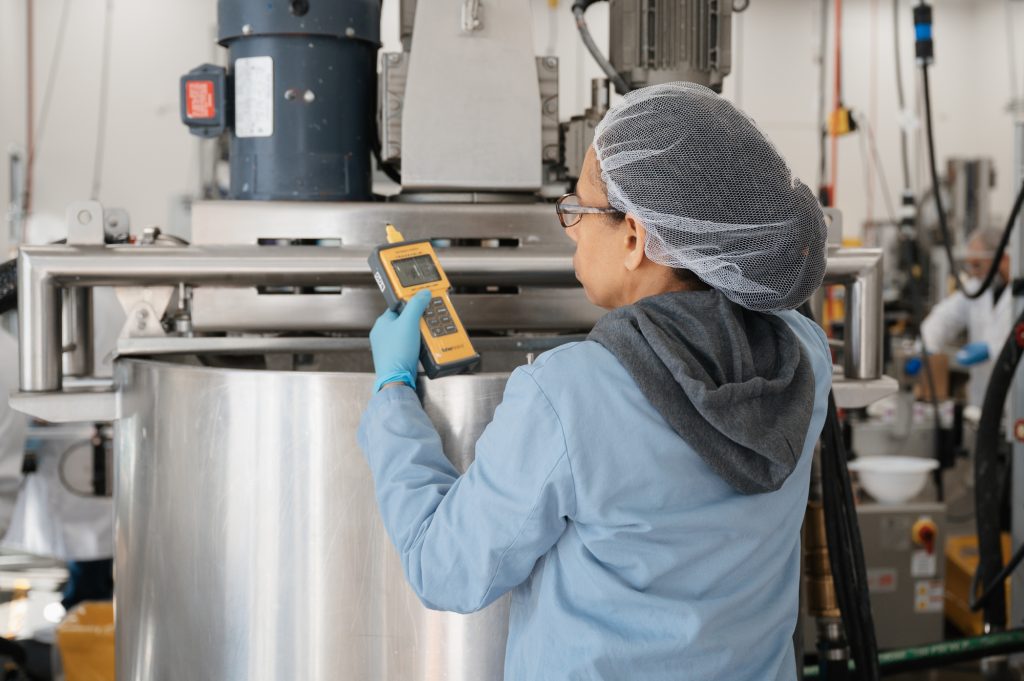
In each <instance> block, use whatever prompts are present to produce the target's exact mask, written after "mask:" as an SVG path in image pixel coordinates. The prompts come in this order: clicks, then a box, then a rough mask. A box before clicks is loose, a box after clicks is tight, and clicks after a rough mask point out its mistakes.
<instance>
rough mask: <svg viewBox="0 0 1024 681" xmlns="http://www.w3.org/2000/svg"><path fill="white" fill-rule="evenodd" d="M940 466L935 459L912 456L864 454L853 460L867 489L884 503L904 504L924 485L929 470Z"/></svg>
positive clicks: (861, 481)
mask: <svg viewBox="0 0 1024 681" xmlns="http://www.w3.org/2000/svg"><path fill="white" fill-rule="evenodd" d="M938 467H939V462H938V461H936V460H935V459H922V458H919V457H913V456H864V457H860V458H858V459H856V460H855V461H851V462H850V464H849V468H850V470H851V471H856V473H857V476H858V478H859V479H860V483H861V485H863V487H864V489H865V490H866V491H867V493H868V494H870V495H871V496H872V497H874V498H875V500H876V501H878V502H879V503H881V504H902V503H903V502H906V501H910V500H911V499H913V498H914V497H916V496H917V495H918V494H920V493H921V490H923V489H924V486H925V483H927V482H928V474H929V473H930V472H932V471H933V470H935V469H936V468H938Z"/></svg>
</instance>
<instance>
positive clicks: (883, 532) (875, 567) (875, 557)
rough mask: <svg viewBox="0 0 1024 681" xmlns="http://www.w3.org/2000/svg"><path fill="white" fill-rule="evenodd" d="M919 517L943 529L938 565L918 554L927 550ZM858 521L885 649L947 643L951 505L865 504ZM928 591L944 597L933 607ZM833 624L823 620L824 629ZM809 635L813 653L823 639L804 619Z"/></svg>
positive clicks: (881, 645) (860, 507)
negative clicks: (920, 542) (918, 535)
mask: <svg viewBox="0 0 1024 681" xmlns="http://www.w3.org/2000/svg"><path fill="white" fill-rule="evenodd" d="M919 518H930V519H931V520H933V521H934V522H935V524H936V526H937V527H938V536H937V537H936V541H935V553H934V558H935V560H934V563H931V562H930V561H929V560H928V559H926V558H924V557H923V556H920V555H917V556H915V554H916V553H919V552H921V551H923V549H921V548H920V547H918V546H916V545H915V544H914V542H913V541H912V537H911V530H912V528H913V526H914V523H915V522H916V521H917V520H918V519H919ZM857 519H858V523H859V525H860V532H861V539H862V541H863V544H864V560H865V564H866V566H867V577H868V586H869V592H870V596H871V610H872V612H873V613H874V619H875V633H876V636H877V638H878V646H879V648H881V649H892V648H906V647H911V646H916V645H923V644H926V643H935V642H937V641H942V639H943V619H944V616H943V613H942V603H943V601H942V596H941V593H942V592H941V587H942V585H943V584H944V579H945V566H946V563H945V557H944V555H943V547H944V545H945V542H946V520H945V519H946V507H945V506H944V505H943V504H935V503H917V504H898V505H893V506H885V505H881V504H875V503H863V504H859V505H858V506H857ZM932 567H934V572H933V571H932V570H931V568H932ZM919 590H920V591H919ZM925 590H931V591H930V595H931V596H936V595H938V598H937V599H935V598H931V599H930V600H928V601H927V607H925V600H922V599H923V598H926V597H927V594H928V592H926V591H925ZM921 593H925V594H926V596H921ZM828 621H829V620H828V619H827V618H825V619H819V620H818V623H819V626H820V625H822V624H825V623H827V622H828ZM832 622H837V623H838V622H839V620H832ZM803 633H804V651H805V652H813V651H814V649H815V643H816V641H817V639H818V634H817V632H816V631H815V625H814V619H813V618H811V617H807V618H805V619H804V622H803Z"/></svg>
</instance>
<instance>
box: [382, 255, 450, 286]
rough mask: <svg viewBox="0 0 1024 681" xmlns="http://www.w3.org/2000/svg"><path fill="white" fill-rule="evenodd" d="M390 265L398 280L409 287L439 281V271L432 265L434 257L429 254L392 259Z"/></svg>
mask: <svg viewBox="0 0 1024 681" xmlns="http://www.w3.org/2000/svg"><path fill="white" fill-rule="evenodd" d="M391 267H392V268H393V269H394V270H395V274H396V275H398V281H399V282H401V284H402V286H404V287H406V288H409V287H411V286H419V285H420V284H429V283H430V282H432V281H439V280H440V279H441V273H440V272H438V271H437V266H436V265H434V259H433V258H432V257H430V256H429V255H417V256H415V257H412V258H403V259H402V260H394V261H392V263H391Z"/></svg>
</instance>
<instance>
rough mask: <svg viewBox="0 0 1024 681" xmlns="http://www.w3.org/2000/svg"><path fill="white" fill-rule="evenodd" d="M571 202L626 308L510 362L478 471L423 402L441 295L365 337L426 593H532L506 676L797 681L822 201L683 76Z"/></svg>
mask: <svg viewBox="0 0 1024 681" xmlns="http://www.w3.org/2000/svg"><path fill="white" fill-rule="evenodd" d="M558 212H559V217H560V219H561V221H562V224H563V225H564V226H565V227H566V232H567V234H568V235H569V238H571V239H572V240H573V241H574V242H575V243H576V253H575V256H574V258H573V264H574V266H575V269H576V276H577V278H578V279H579V281H580V283H582V284H583V287H584V288H585V289H586V294H587V297H588V298H589V299H590V300H591V301H592V302H593V303H595V304H597V305H599V306H601V307H603V308H605V309H607V310H609V312H608V313H607V314H606V315H605V316H604V317H603V318H602V319H601V320H600V321H599V322H598V323H597V325H596V326H595V327H594V330H593V332H592V333H591V334H590V335H589V337H588V338H587V340H586V341H583V342H580V343H570V344H566V345H562V346H560V347H558V348H556V349H554V350H551V351H550V352H547V353H544V354H543V355H541V356H540V357H539V358H538V359H537V361H536V362H534V363H533V364H531V365H529V366H524V367H520V368H519V369H517V370H516V371H515V372H513V374H512V376H511V378H510V379H509V381H508V385H507V387H506V389H505V394H504V398H503V401H502V403H501V405H500V406H499V407H498V409H497V410H496V412H495V414H494V420H493V421H492V422H491V423H490V425H489V426H488V427H487V429H486V430H485V431H484V433H483V435H482V436H481V437H480V439H479V441H478V442H477V445H476V460H475V463H473V464H472V465H471V466H470V467H469V469H468V470H467V471H466V473H465V474H464V475H462V476H459V475H458V474H457V473H456V471H455V469H454V468H453V467H452V466H451V464H450V463H449V462H448V460H447V459H446V458H445V455H444V453H443V452H442V448H441V440H440V438H439V436H438V433H437V432H436V431H435V429H434V427H433V425H432V424H431V422H430V420H429V419H428V418H427V416H426V414H425V413H424V411H423V409H422V407H421V406H420V402H419V400H418V398H417V395H416V392H415V390H413V387H414V385H415V375H416V367H417V357H418V354H419V344H420V340H419V331H418V319H419V317H420V315H421V314H422V312H423V310H424V307H425V306H426V304H427V300H426V298H423V297H415V298H413V299H412V301H410V303H409V304H408V305H406V307H405V309H404V310H403V312H402V313H401V314H400V315H396V314H394V313H392V312H385V313H384V315H382V316H381V317H380V319H379V320H378V321H377V323H376V325H375V326H374V329H373V331H372V332H371V334H370V340H371V343H372V347H373V356H374V363H375V366H376V370H377V376H378V379H377V386H376V388H377V392H376V394H375V395H374V396H373V398H372V399H371V400H370V403H369V406H368V408H367V410H366V413H365V414H364V416H363V420H362V424H361V427H360V433H359V441H360V445H361V447H362V448H363V451H364V452H365V454H366V458H367V460H368V462H369V465H370V468H371V470H372V472H373V477H374V481H375V486H376V493H377V500H378V503H379V505H380V512H381V516H382V518H383V521H384V525H385V527H386V528H387V531H388V533H389V535H390V537H391V539H392V540H393V542H394V544H395V546H396V547H397V549H398V552H399V554H400V556H401V560H402V563H403V566H404V568H405V574H406V577H407V579H408V580H409V583H410V584H411V585H412V588H413V589H414V590H415V591H416V593H417V594H418V595H419V597H420V599H421V600H422V601H423V603H424V604H426V605H427V607H430V608H434V609H440V610H452V611H456V612H463V613H465V612H472V611H475V610H479V609H481V608H483V607H485V606H487V605H488V604H489V603H491V602H492V601H494V600H495V599H496V598H498V597H499V596H501V595H502V594H504V593H506V592H508V591H513V597H512V610H511V615H510V618H511V619H510V624H509V638H508V648H507V652H506V658H505V678H506V679H508V680H509V681H525V680H528V679H644V680H645V681H655V680H660V679H666V680H668V679H671V680H672V681H678V680H679V679H701V680H703V681H710V680H713V679H721V680H727V681H744V680H746V679H751V680H753V679H757V680H758V681H764V680H766V679H794V678H796V668H795V664H796V662H795V658H794V651H793V643H792V635H793V631H794V627H795V624H796V618H797V601H798V596H797V594H798V589H799V574H800V567H799V561H800V537H799V533H800V526H801V521H802V519H803V515H804V507H805V504H806V501H807V491H808V478H809V473H810V468H811V458H812V450H813V448H814V444H815V441H816V440H817V438H818V435H819V433H820V430H821V427H822V423H823V421H824V417H825V408H826V401H827V394H828V391H829V387H830V378H831V369H832V364H831V360H830V356H829V351H828V346H827V343H826V340H825V336H824V335H823V334H822V332H821V330H820V329H819V328H818V327H817V326H815V325H814V324H813V323H812V322H810V321H808V320H807V319H805V318H803V317H801V316H800V315H799V314H798V313H797V312H795V311H794V308H796V307H797V306H799V305H800V304H801V303H803V302H804V301H805V300H806V299H807V298H808V297H809V296H810V295H811V293H812V292H813V291H814V290H815V289H816V288H818V287H819V286H820V285H821V281H822V276H823V274H824V270H825V230H826V228H825V223H824V219H823V215H822V211H821V209H820V207H819V206H818V204H817V202H816V200H815V198H814V196H813V195H812V193H811V192H810V190H809V189H808V188H807V187H806V186H804V185H803V184H801V183H800V182H799V181H798V180H796V179H795V178H793V177H792V175H791V173H790V171H789V169H788V167H787V166H786V163H785V162H784V161H783V159H782V158H781V157H780V156H779V154H778V152H777V151H776V150H775V148H774V147H773V146H772V145H771V143H770V142H768V140H767V139H766V138H765V137H764V135H763V134H762V133H761V132H760V131H759V130H758V129H757V127H756V126H755V125H754V124H753V123H752V122H751V121H750V120H749V119H748V118H747V117H746V116H745V115H744V114H742V113H740V112H739V111H737V110H736V109H735V108H734V107H733V106H732V105H731V104H730V103H729V102H727V101H726V100H724V99H722V98H721V97H719V96H718V95H716V94H714V93H713V92H712V91H711V90H708V89H707V88H704V87H701V86H697V85H693V84H689V83H672V84H667V85H659V86H653V87H649V88H645V89H642V90H637V91H635V92H633V93H631V94H629V95H627V96H626V97H625V98H624V101H623V102H622V104H621V105H620V106H617V107H615V108H614V109H612V110H611V111H609V112H608V114H607V116H606V117H605V119H604V121H603V122H602V123H601V124H600V126H599V127H598V128H597V131H596V134H595V139H594V144H593V147H592V148H591V149H590V151H589V153H588V155H587V157H586V161H585V164H584V169H583V173H582V177H581V178H580V181H579V183H578V185H577V192H576V195H575V196H570V197H568V198H566V199H563V200H562V201H560V203H559V205H558Z"/></svg>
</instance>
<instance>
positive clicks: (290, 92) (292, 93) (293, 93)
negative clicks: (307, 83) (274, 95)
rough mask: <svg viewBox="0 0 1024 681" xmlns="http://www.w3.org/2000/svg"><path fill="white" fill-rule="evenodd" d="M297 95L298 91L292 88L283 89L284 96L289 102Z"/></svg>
mask: <svg viewBox="0 0 1024 681" xmlns="http://www.w3.org/2000/svg"><path fill="white" fill-rule="evenodd" d="M298 96H299V91H298V90H296V89H294V88H289V89H287V90H285V91H284V98H285V99H287V100H288V101H289V102H290V101H292V100H293V99H296V98H297V97H298Z"/></svg>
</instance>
